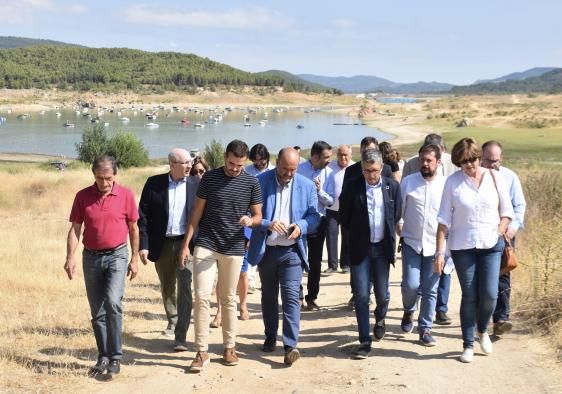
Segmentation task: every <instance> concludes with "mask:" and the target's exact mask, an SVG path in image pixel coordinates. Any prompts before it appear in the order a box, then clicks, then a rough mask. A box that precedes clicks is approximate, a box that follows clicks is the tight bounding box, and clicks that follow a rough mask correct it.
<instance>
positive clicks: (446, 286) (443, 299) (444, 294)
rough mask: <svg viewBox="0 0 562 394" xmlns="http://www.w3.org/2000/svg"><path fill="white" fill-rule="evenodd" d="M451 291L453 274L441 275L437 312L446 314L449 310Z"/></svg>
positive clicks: (438, 287) (436, 305)
mask: <svg viewBox="0 0 562 394" xmlns="http://www.w3.org/2000/svg"><path fill="white" fill-rule="evenodd" d="M449 291H451V274H441V277H440V278H439V285H438V286H437V303H436V304H435V312H445V313H447V311H448V310H449V308H448V307H447V304H448V303H449Z"/></svg>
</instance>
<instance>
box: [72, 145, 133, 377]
mask: <svg viewBox="0 0 562 394" xmlns="http://www.w3.org/2000/svg"><path fill="white" fill-rule="evenodd" d="M92 172H93V173H94V177H95V183H94V184H93V185H92V186H89V187H87V188H85V189H82V190H80V191H79V192H78V193H77V194H76V197H75V198H74V204H73V205H72V211H71V213H70V222H71V223H72V224H71V226H70V230H69V232H68V239H67V247H66V250H67V254H66V264H65V265H64V270H65V271H66V274H67V275H68V279H73V278H74V277H75V276H76V259H75V257H74V254H75V251H76V248H77V247H78V242H79V240H80V234H81V232H82V224H84V238H83V244H84V251H83V254H82V268H83V270H84V282H85V284H86V294H87V297H88V302H89V304H90V311H91V315H92V327H93V329H94V335H95V337H96V344H97V347H98V361H97V363H96V365H95V366H94V367H92V368H91V369H90V371H89V376H91V377H96V376H97V375H100V374H103V373H104V372H105V371H107V372H108V373H109V374H118V373H119V371H120V363H121V358H122V357H123V351H122V344H121V331H122V321H123V309H122V307H121V299H122V298H123V292H124V288H125V277H126V276H127V275H130V277H131V280H132V279H133V278H134V277H135V276H137V272H138V260H139V254H138V250H139V229H138V227H137V220H138V218H139V215H138V211H137V205H136V203H135V197H134V196H133V193H132V192H131V191H130V190H128V189H126V188H124V187H122V186H120V185H118V184H117V183H116V182H115V175H116V174H117V166H116V163H115V159H114V158H113V157H111V156H108V155H102V156H100V157H99V158H97V159H96V160H95V161H94V164H93V166H92ZM127 234H128V236H129V240H130V242H131V250H132V251H133V252H132V257H131V261H130V262H128V250H127Z"/></svg>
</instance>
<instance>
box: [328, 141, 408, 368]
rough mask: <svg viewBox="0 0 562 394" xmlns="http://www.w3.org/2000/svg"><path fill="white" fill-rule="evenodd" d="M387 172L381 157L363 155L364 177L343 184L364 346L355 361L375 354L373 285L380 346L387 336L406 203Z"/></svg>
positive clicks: (343, 220)
mask: <svg viewBox="0 0 562 394" xmlns="http://www.w3.org/2000/svg"><path fill="white" fill-rule="evenodd" d="M382 169H383V162H382V156H381V154H380V153H379V151H378V150H375V149H367V150H364V151H363V152H362V153H361V170H362V175H361V176H357V177H354V178H350V179H348V180H347V181H344V184H343V188H342V192H341V194H340V211H339V212H340V220H341V225H342V226H343V227H344V228H347V230H348V232H349V233H348V234H349V259H350V265H351V278H352V283H353V296H354V301H355V315H356V317H357V327H358V330H359V342H360V346H359V348H358V349H357V350H356V352H355V354H354V358H356V359H365V358H367V357H368V356H369V353H370V351H371V336H370V334H369V294H370V290H371V289H370V287H371V282H372V283H373V286H374V293H375V299H376V302H377V307H376V308H375V319H376V323H375V327H374V336H375V340H376V341H380V340H381V339H382V338H383V337H384V335H385V333H386V325H385V318H386V313H387V311H388V297H387V291H388V290H387V289H388V276H389V272H390V264H394V250H395V247H396V235H395V234H396V232H395V228H396V223H397V222H398V220H399V219H400V215H401V208H400V207H401V204H402V199H401V197H400V185H399V184H398V182H396V181H394V180H393V179H391V178H387V177H385V176H381V172H382Z"/></svg>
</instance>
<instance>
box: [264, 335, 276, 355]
mask: <svg viewBox="0 0 562 394" xmlns="http://www.w3.org/2000/svg"><path fill="white" fill-rule="evenodd" d="M276 347H277V340H276V339H273V338H266V339H265V342H264V343H263V346H262V348H261V350H262V351H264V352H267V353H271V352H274V351H275V348H276Z"/></svg>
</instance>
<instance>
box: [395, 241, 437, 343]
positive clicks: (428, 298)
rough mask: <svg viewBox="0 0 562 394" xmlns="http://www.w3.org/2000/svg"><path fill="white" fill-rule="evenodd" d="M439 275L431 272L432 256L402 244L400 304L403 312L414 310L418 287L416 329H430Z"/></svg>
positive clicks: (420, 330)
mask: <svg viewBox="0 0 562 394" xmlns="http://www.w3.org/2000/svg"><path fill="white" fill-rule="evenodd" d="M438 283H439V275H438V274H437V273H436V272H433V256H424V255H423V254H419V253H416V251H415V250H414V249H412V248H411V247H410V246H408V245H407V244H405V243H404V244H403V246H402V285H401V287H402V304H403V306H404V311H405V312H415V310H416V301H417V298H418V289H419V291H420V292H421V303H420V314H419V317H418V331H419V332H420V333H423V332H424V331H426V330H431V327H432V324H433V314H434V311H435V304H436V303H437V284H438Z"/></svg>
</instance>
